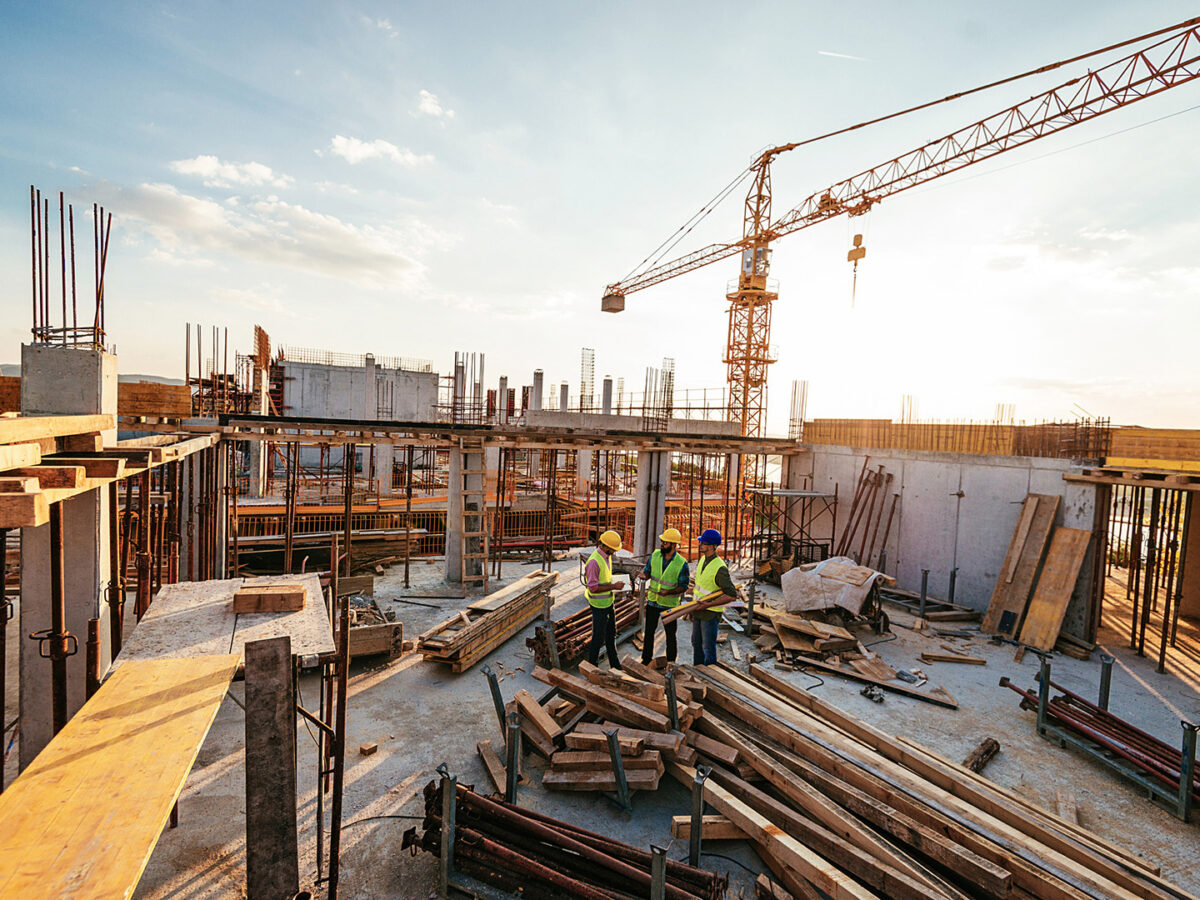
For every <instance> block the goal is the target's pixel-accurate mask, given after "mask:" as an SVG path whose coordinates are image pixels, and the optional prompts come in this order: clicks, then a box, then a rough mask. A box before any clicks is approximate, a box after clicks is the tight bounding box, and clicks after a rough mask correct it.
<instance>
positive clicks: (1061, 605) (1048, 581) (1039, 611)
mask: <svg viewBox="0 0 1200 900" xmlns="http://www.w3.org/2000/svg"><path fill="white" fill-rule="evenodd" d="M1091 539H1092V533H1091V532H1090V531H1087V530H1085V529H1082V528H1055V529H1054V536H1053V537H1052V538H1051V540H1050V549H1049V550H1048V551H1047V552H1046V562H1045V563H1044V564H1043V566H1042V574H1041V575H1040V576H1039V578H1038V582H1037V588H1036V589H1035V590H1034V592H1033V599H1032V600H1030V601H1029V611H1028V612H1027V613H1026V615H1025V624H1024V625H1022V626H1021V638H1020V640H1021V643H1022V644H1027V645H1028V646H1030V647H1036V648H1037V649H1038V650H1050V649H1051V648H1052V647H1053V646H1054V642H1055V641H1056V640H1058V632H1059V630H1060V629H1061V628H1062V623H1063V617H1064V616H1066V614H1067V605H1068V604H1069V603H1070V602H1071V594H1072V593H1074V591H1075V582H1076V581H1078V580H1079V570H1080V568H1081V567H1082V566H1083V558H1084V556H1086V555H1087V549H1088V542H1089V541H1091Z"/></svg>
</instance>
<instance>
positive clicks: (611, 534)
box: [583, 531, 625, 669]
mask: <svg viewBox="0 0 1200 900" xmlns="http://www.w3.org/2000/svg"><path fill="white" fill-rule="evenodd" d="M620 549H621V536H620V535H619V534H617V533H616V532H615V531H606V532H604V533H603V534H602V535H600V544H599V546H597V547H596V549H595V550H593V551H592V555H591V556H589V557H588V561H587V565H586V566H585V567H584V570H583V582H584V589H583V593H584V596H586V597H587V602H588V606H590V607H591V608H592V641H591V643H590V644H589V645H588V662H590V663H591V664H592V665H593V666H594V665H596V663H597V662H599V661H600V647H601V646H603V647H604V648H605V650H607V652H608V664H609V666H610V667H612V668H614V669H620V668H621V663H620V662H619V661H618V659H617V617H616V615H615V613H613V592H614V591H622V590H624V589H625V582H623V581H613V577H612V558H613V555H614V554H615V553H616V552H617V551H618V550H620Z"/></svg>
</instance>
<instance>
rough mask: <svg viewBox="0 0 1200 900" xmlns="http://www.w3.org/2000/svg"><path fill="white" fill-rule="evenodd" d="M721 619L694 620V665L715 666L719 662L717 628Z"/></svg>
mask: <svg viewBox="0 0 1200 900" xmlns="http://www.w3.org/2000/svg"><path fill="white" fill-rule="evenodd" d="M720 625H721V617H720V616H713V617H712V618H711V619H695V618H693V619H692V665H693V666H705V665H713V664H714V663H716V661H717V628H719V627H720Z"/></svg>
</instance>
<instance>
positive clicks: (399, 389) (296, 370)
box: [280, 360, 438, 422]
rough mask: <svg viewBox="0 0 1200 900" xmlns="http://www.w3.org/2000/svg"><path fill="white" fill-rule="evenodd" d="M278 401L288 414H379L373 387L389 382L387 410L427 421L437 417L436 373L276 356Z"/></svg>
mask: <svg viewBox="0 0 1200 900" xmlns="http://www.w3.org/2000/svg"><path fill="white" fill-rule="evenodd" d="M280 365H281V366H283V376H284V382H283V403H284V408H283V409H282V410H280V412H281V413H282V414H284V415H288V416H313V417H314V418H329V419H362V420H367V421H371V420H376V419H378V418H379V416H378V412H379V406H378V402H379V401H378V398H379V396H380V393H379V392H384V393H383V396H384V397H385V398H386V396H387V395H386V391H387V388H383V387H379V385H382V384H387V383H390V385H391V415H390V416H389V415H387V412H386V410H385V411H384V417H385V418H389V419H393V420H395V421H398V422H433V421H435V420H436V418H437V399H438V376H437V373H436V372H408V371H404V370H402V369H384V368H381V367H379V366H376V365H374V364H373V363H370V362H368V364H367V365H366V366H326V365H318V364H316V363H301V362H292V361H291V360H282V361H281V362H280Z"/></svg>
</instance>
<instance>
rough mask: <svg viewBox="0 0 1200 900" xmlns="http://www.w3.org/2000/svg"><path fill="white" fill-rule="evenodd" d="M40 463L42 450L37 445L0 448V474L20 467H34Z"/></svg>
mask: <svg viewBox="0 0 1200 900" xmlns="http://www.w3.org/2000/svg"><path fill="white" fill-rule="evenodd" d="M41 461H42V448H41V446H40V445H38V444H10V445H8V446H3V447H0V472H4V471H6V470H8V469H16V468H20V467H21V466H36V465H37V464H38V463H40V462H41Z"/></svg>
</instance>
